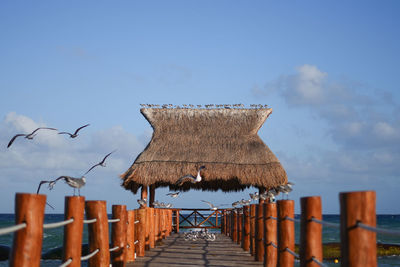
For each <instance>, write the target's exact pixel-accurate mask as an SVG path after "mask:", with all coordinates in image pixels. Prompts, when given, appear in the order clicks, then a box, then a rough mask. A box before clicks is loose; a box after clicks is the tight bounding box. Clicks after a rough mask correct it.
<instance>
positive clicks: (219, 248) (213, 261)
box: [126, 233, 263, 267]
mask: <svg viewBox="0 0 400 267" xmlns="http://www.w3.org/2000/svg"><path fill="white" fill-rule="evenodd" d="M126 266H127V267H145V266H146V267H151V266H154V267H156V266H166V267H175V266H185V267H190V266H263V263H262V262H257V261H254V257H252V256H251V255H250V253H249V252H247V251H244V250H243V249H242V248H241V246H240V245H239V244H237V243H236V242H232V239H231V238H229V237H227V236H225V235H223V234H217V237H216V239H215V241H206V240H196V241H185V240H184V238H183V234H182V233H174V234H172V235H171V236H169V237H168V238H166V239H164V240H163V241H162V242H160V243H159V245H158V246H156V247H155V248H154V249H151V250H149V251H147V252H146V255H145V256H144V257H138V258H137V259H136V261H134V262H131V263H127V265H126Z"/></svg>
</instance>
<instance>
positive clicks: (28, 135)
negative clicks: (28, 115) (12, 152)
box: [7, 127, 57, 148]
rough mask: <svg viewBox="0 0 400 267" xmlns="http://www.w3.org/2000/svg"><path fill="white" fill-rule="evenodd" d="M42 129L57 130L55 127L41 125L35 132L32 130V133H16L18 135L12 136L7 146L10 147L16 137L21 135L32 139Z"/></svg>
mask: <svg viewBox="0 0 400 267" xmlns="http://www.w3.org/2000/svg"><path fill="white" fill-rule="evenodd" d="M41 129H47V130H55V131H57V129H55V128H48V127H39V128H37V129H36V130H34V131H33V132H31V133H29V134H16V135H14V136H13V138H11V140H10V142H8V145H7V148H9V147H10V146H11V145H12V143H14V141H15V139H17V137H19V136H24V137H25V138H26V139H28V140H32V139H33V137H35V136H36V132H37V131H39V130H41Z"/></svg>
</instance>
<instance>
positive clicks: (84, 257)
mask: <svg viewBox="0 0 400 267" xmlns="http://www.w3.org/2000/svg"><path fill="white" fill-rule="evenodd" d="M99 251H100V249H98V248H96V250H95V251H93V252H92V253H90V254H88V255H86V256H82V257H81V261H85V260H88V259H90V258H91V257H93V256H94V255H96V254H97V252H99Z"/></svg>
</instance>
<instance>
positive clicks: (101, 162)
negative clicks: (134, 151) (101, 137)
mask: <svg viewBox="0 0 400 267" xmlns="http://www.w3.org/2000/svg"><path fill="white" fill-rule="evenodd" d="M114 152H115V150H114V151H113V152H110V153H108V154H107V155H106V156H105V157H104V158H103V160H102V161H100V162H99V163H97V164H95V165H93V166H92V167H90V169H89V170H88V171H87V172H85V174H84V175H86V174H87V173H88V172H90V171H91V170H92V169H93V168H95V167H97V166H102V167H105V166H106V163H105V161H106V159H107V158H108V156H110V155H111V154H112V153H114Z"/></svg>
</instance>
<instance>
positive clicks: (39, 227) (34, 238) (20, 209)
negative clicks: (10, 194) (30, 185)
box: [10, 193, 46, 267]
mask: <svg viewBox="0 0 400 267" xmlns="http://www.w3.org/2000/svg"><path fill="white" fill-rule="evenodd" d="M45 205H46V196H45V195H38V194H23V193H17V194H16V195H15V224H20V223H26V227H25V228H24V229H21V230H19V231H16V232H14V239H13V246H12V250H11V254H10V266H13V267H28V266H37V267H39V266H40V256H41V252H42V238H43V220H44V208H45Z"/></svg>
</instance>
